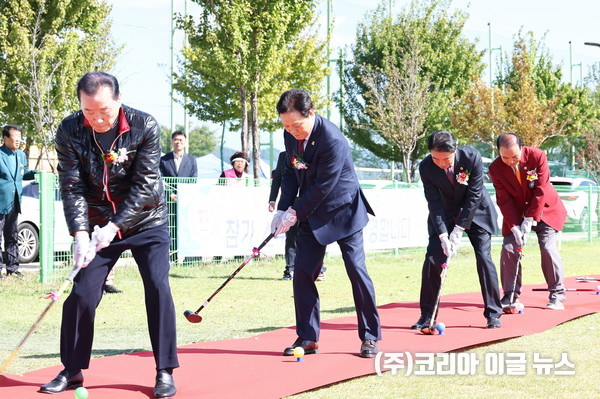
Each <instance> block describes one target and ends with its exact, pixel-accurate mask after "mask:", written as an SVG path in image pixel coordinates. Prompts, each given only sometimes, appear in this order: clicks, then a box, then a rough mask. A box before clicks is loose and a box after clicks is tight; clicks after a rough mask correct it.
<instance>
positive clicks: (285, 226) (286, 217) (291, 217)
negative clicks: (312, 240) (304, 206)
mask: <svg viewBox="0 0 600 399" xmlns="http://www.w3.org/2000/svg"><path fill="white" fill-rule="evenodd" d="M297 221H298V218H297V217H296V211H295V210H294V209H292V207H291V206H290V207H289V208H288V210H287V211H285V212H283V214H282V215H281V217H280V218H279V223H278V224H277V226H276V228H275V233H274V234H275V235H276V236H278V235H279V234H283V233H286V232H287V231H288V230H289V229H290V227H292V226H293V225H295V224H296V222H297Z"/></svg>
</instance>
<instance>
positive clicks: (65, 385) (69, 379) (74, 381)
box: [39, 370, 83, 393]
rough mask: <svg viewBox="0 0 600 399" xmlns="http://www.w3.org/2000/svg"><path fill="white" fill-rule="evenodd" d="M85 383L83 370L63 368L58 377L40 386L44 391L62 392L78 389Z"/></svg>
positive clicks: (41, 390)
mask: <svg viewBox="0 0 600 399" xmlns="http://www.w3.org/2000/svg"><path fill="white" fill-rule="evenodd" d="M82 385H83V374H82V373H81V370H74V371H69V370H63V371H61V372H60V373H58V375H57V376H56V378H54V379H53V380H52V381H50V382H49V383H47V384H46V385H42V386H41V387H40V390H39V392H42V393H60V392H64V391H66V390H68V389H76V388H79V387H80V386H82Z"/></svg>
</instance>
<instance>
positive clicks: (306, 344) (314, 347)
mask: <svg viewBox="0 0 600 399" xmlns="http://www.w3.org/2000/svg"><path fill="white" fill-rule="evenodd" d="M299 346H300V347H301V348H302V349H304V354H305V355H312V354H313V353H319V344H317V342H316V341H310V340H308V339H302V338H298V339H297V340H296V342H294V344H293V345H292V346H290V347H288V348H285V350H284V351H283V356H294V349H295V348H297V347H299Z"/></svg>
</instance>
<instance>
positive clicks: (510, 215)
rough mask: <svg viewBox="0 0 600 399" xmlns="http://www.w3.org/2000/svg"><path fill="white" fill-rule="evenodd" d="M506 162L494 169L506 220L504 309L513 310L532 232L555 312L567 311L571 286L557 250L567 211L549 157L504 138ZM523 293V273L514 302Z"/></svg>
mask: <svg viewBox="0 0 600 399" xmlns="http://www.w3.org/2000/svg"><path fill="white" fill-rule="evenodd" d="M496 146H497V147H498V151H499V152H500V156H499V157H498V158H496V160H495V161H494V162H492V164H491V165H490V167H489V173H490V177H491V178H492V182H493V184H494V187H495V188H496V202H497V203H498V206H499V207H500V211H501V212H502V215H503V216H504V222H503V224H502V235H503V236H504V241H503V244H502V252H501V255H500V279H501V280H502V288H503V289H504V297H503V298H502V304H503V306H507V305H509V304H510V297H511V292H512V290H513V285H514V278H515V273H516V268H517V262H518V252H517V249H518V248H519V247H523V246H524V245H525V243H526V241H527V237H528V235H529V233H530V232H531V230H533V231H535V232H536V234H537V236H538V242H539V245H540V251H541V255H542V272H543V273H544V277H545V279H546V283H548V290H549V291H550V294H549V301H548V304H547V305H546V307H547V308H549V309H557V310H560V309H564V306H563V302H564V301H565V297H566V294H565V286H564V284H563V264H562V260H561V258H560V254H559V253H558V248H557V246H556V240H557V235H558V234H557V233H558V231H560V230H562V228H563V226H564V224H565V220H566V218H567V211H566V209H565V206H564V205H563V203H562V201H561V199H560V198H559V196H558V193H557V192H556V190H555V189H554V187H553V186H552V184H551V183H550V180H549V179H550V170H549V168H548V160H547V159H546V154H545V153H544V151H542V150H540V149H538V148H533V147H524V146H523V145H522V142H521V139H520V138H519V136H518V135H516V134H515V133H504V134H502V135H500V136H499V137H498V139H497V140H496ZM520 293H521V270H520V269H519V273H518V276H517V283H516V286H515V292H514V298H518V297H519V295H520Z"/></svg>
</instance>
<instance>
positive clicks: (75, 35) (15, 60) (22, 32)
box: [0, 0, 120, 167]
mask: <svg viewBox="0 0 600 399" xmlns="http://www.w3.org/2000/svg"><path fill="white" fill-rule="evenodd" d="M109 13H110V6H108V5H107V3H105V2H104V1H101V0H27V1H25V0H5V1H3V2H1V3H0V115H1V116H2V117H3V118H4V120H8V121H11V123H17V124H20V125H22V126H23V128H24V136H25V139H26V151H27V150H28V149H29V147H30V146H31V145H32V144H36V145H38V146H40V147H41V148H42V151H41V153H42V154H44V153H46V154H47V153H48V151H49V150H50V149H51V148H52V147H53V143H54V133H55V131H56V127H57V124H58V122H59V121H60V120H61V119H62V118H63V117H64V116H66V115H67V114H68V113H69V112H72V111H73V110H74V109H77V107H78V103H77V97H76V95H75V87H76V83H77V80H78V79H79V78H80V77H81V76H82V75H83V74H84V73H85V72H88V71H92V70H110V68H111V67H112V65H113V64H114V60H115V57H116V56H117V54H118V53H119V51H120V48H118V47H116V46H115V45H114V44H113V41H112V40H111V39H110V36H109V34H110V27H111V22H110V20H109V19H108V15H109ZM40 161H41V159H38V165H39V163H40ZM51 167H52V166H51Z"/></svg>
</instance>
